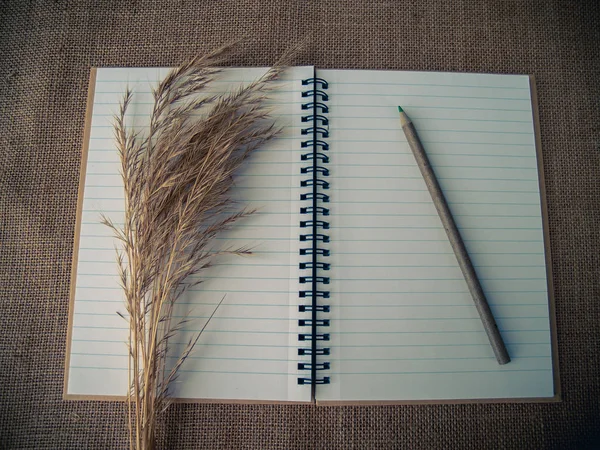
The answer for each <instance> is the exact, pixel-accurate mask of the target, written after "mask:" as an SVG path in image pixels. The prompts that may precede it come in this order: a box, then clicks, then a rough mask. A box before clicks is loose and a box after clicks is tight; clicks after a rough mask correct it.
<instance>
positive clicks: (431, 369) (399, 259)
mask: <svg viewBox="0 0 600 450" xmlns="http://www.w3.org/2000/svg"><path fill="white" fill-rule="evenodd" d="M319 76H320V77H322V78H325V79H326V80H327V81H328V82H329V83H330V86H329V92H330V101H329V105H330V111H329V118H330V139H329V140H328V142H329V144H330V158H331V161H330V164H329V168H330V170H331V176H330V181H331V218H330V223H331V230H330V233H329V234H330V236H331V252H332V256H331V263H332V269H331V272H330V274H331V277H332V284H331V289H330V290H331V305H332V312H331V319H332V321H331V327H330V331H331V360H330V361H331V370H330V371H329V372H330V373H329V375H330V376H331V385H329V386H325V387H323V388H321V389H320V390H319V392H318V399H319V400H320V401H339V400H342V401H361V400H365V401H378V400H399V401H402V400H446V399H490V398H523V397H552V396H553V395H554V386H553V373H552V357H551V356H552V352H551V337H550V325H549V322H550V321H549V307H548V292H547V280H546V267H545V259H544V242H543V230H542V216H541V207H540V192H539V185H538V171H537V159H536V149H535V136H534V127H533V117H532V104H531V97H530V88H529V78H528V77H526V76H499V75H474V74H444V73H415V72H384V71H377V72H375V71H338V70H322V71H319ZM398 105H401V106H402V107H403V108H404V110H405V111H406V112H407V114H408V115H409V116H410V117H411V118H412V120H413V122H414V124H415V127H416V128H417V131H418V133H419V135H420V137H421V140H422V141H423V144H424V147H425V149H426V151H427V153H428V155H429V157H430V160H431V163H432V165H433V167H434V170H435V173H436V175H437V177H438V179H439V182H440V184H441V186H442V189H443V190H444V192H445V194H446V197H447V200H448V202H449V205H450V208H451V210H452V212H453V215H454V218H455V220H456V223H457V225H458V227H459V229H460V231H461V234H462V236H463V239H464V240H465V244H466V246H467V249H468V251H469V253H470V255H471V257H472V260H473V263H474V265H475V267H476V271H477V274H478V276H479V278H480V281H481V284H482V286H483V288H484V291H485V293H486V295H487V298H488V301H489V302H490V304H491V308H492V310H493V313H494V315H495V317H496V319H497V322H498V325H499V327H500V330H501V333H502V336H503V338H504V339H505V341H506V343H507V347H508V351H509V353H510V355H511V357H512V362H511V363H509V364H507V365H505V366H499V365H498V363H497V362H496V359H495V358H494V354H493V352H492V349H491V347H490V345H489V343H488V340H487V337H486V334H485V332H484V330H483V326H482V324H481V321H480V319H479V316H478V314H477V312H476V309H475V307H474V305H473V302H472V299H471V297H470V295H469V293H468V290H467V285H466V283H465V281H464V279H463V276H462V273H461V271H460V269H459V267H458V264H457V262H456V259H455V257H454V254H453V252H452V249H451V247H450V244H449V242H448V239H447V237H446V234H445V232H444V230H443V228H442V226H441V222H440V219H439V218H438V216H437V213H436V210H435V208H434V206H433V203H432V200H431V198H430V196H429V193H428V191H427V189H426V186H425V182H424V181H423V179H422V177H421V174H420V172H419V169H418V167H417V165H416V163H415V160H414V157H413V155H412V153H411V151H410V148H409V146H408V144H407V142H406V139H405V137H404V134H403V132H402V129H401V127H400V123H399V117H398V110H397V106H398Z"/></svg>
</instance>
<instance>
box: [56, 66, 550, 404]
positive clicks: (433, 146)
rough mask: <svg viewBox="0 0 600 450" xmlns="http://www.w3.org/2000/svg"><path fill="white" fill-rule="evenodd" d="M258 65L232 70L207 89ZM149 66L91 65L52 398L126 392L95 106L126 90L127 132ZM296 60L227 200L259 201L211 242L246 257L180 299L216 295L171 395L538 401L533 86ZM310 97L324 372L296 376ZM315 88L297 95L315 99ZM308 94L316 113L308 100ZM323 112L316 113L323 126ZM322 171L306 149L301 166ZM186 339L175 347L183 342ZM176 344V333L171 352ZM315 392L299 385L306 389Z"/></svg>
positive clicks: (157, 73) (541, 379) (546, 316)
mask: <svg viewBox="0 0 600 450" xmlns="http://www.w3.org/2000/svg"><path fill="white" fill-rule="evenodd" d="M261 71H264V69H231V70H229V71H227V73H226V74H225V77H224V79H223V80H220V84H219V83H217V84H215V86H214V89H215V90H216V91H219V90H221V91H222V90H224V89H228V88H229V87H231V86H236V85H239V83H244V82H249V81H251V80H253V79H255V78H256V77H257V76H259V75H260V73H262V72H261ZM165 73H166V71H165V69H94V70H92V76H91V80H90V94H89V97H88V108H87V117H86V129H85V134H84V149H83V152H82V166H81V167H82V169H81V179H80V192H79V202H78V211H77V230H76V233H75V236H76V240H75V245H74V258H73V276H72V287H71V305H70V317H69V335H68V342H67V346H68V349H67V361H66V372H65V398H67V399H107V398H110V399H118V398H122V392H124V391H125V390H126V389H127V386H126V380H127V371H126V368H127V356H126V349H125V339H126V334H125V333H124V330H125V328H126V327H125V323H124V321H123V320H122V319H120V318H119V316H118V315H117V314H116V313H117V311H120V312H123V310H124V308H123V304H122V294H121V292H120V291H119V289H118V285H117V284H116V279H115V275H116V263H115V253H114V242H113V240H112V238H111V236H110V232H109V230H108V229H103V228H105V227H103V226H102V225H100V224H99V214H100V212H104V213H105V214H107V215H108V216H109V217H112V218H113V220H115V221H116V222H118V221H119V215H120V214H122V210H123V201H122V192H121V190H122V186H121V185H120V181H119V180H120V178H119V174H118V167H117V165H116V161H117V159H116V158H117V153H116V150H115V149H114V145H113V143H112V134H111V133H112V132H111V128H110V115H111V114H112V113H114V112H115V111H116V108H117V106H118V101H119V99H120V96H121V95H122V92H123V91H124V89H125V85H127V84H129V85H130V86H132V87H134V89H135V90H136V92H137V95H136V97H135V98H134V105H133V115H132V116H131V120H132V123H133V124H136V125H140V126H143V125H144V123H145V122H144V121H145V120H146V118H147V117H148V114H149V107H150V103H151V98H150V96H149V92H150V91H149V89H150V85H151V84H152V83H154V82H156V81H157V80H159V79H160V77H161V76H164V74H165ZM317 76H318V77H319V78H323V79H326V80H327V82H328V85H327V86H325V84H323V83H321V82H319V81H316V82H314V83H308V84H306V83H304V84H303V82H302V80H312V79H313V68H311V67H301V68H294V69H292V70H290V71H289V72H288V74H286V76H285V78H284V79H282V81H281V87H280V89H279V90H278V93H277V94H276V95H275V97H274V98H273V99H272V102H273V104H274V107H275V108H276V109H275V115H276V117H277V120H278V121H279V123H280V124H281V125H282V126H283V127H284V129H285V131H284V134H283V135H282V136H281V137H280V138H278V139H277V140H276V141H275V142H273V143H271V144H269V147H267V148H265V149H261V150H260V151H259V152H257V154H256V155H255V157H253V158H252V159H251V161H250V162H249V164H248V166H247V168H245V169H244V170H243V171H242V173H240V175H239V178H238V182H237V184H238V186H237V188H238V189H237V190H236V193H235V195H236V198H238V199H239V200H240V202H242V203H243V204H249V205H250V206H253V207H258V208H259V209H260V212H259V214H258V215H256V216H255V217H251V218H250V219H248V222H245V223H242V224H240V226H239V227H236V229H235V230H233V231H232V232H230V233H229V234H228V235H226V236H222V239H221V242H220V243H223V244H224V243H225V242H232V241H233V242H235V243H236V244H237V243H244V244H248V245H252V246H253V247H254V248H255V255H254V256H252V257H251V258H248V259H246V258H244V259H242V260H237V259H233V260H223V261H220V262H219V264H218V265H217V267H216V268H215V270H212V269H211V272H208V273H206V274H205V278H206V280H207V282H206V283H203V286H204V287H203V288H202V289H201V290H198V291H195V292H192V293H191V294H190V296H189V298H187V299H185V302H183V304H182V305H181V313H182V314H183V313H185V312H186V311H187V310H189V309H190V308H191V309H192V311H193V315H194V317H195V318H196V320H197V321H196V322H195V323H194V324H193V325H192V326H190V328H189V329H186V330H185V331H184V334H183V336H182V337H184V338H185V337H189V336H190V335H191V333H193V332H194V330H198V329H200V328H201V326H202V325H203V320H206V317H207V316H208V315H209V313H210V312H211V311H212V308H214V305H215V303H216V302H217V301H218V299H220V298H221V297H220V296H222V295H224V294H226V295H227V301H226V303H225V304H224V306H223V307H221V308H219V311H218V314H217V316H216V317H215V318H214V319H213V320H212V321H211V323H210V324H209V327H208V328H207V333H205V334H203V337H202V338H201V340H200V341H199V345H198V347H197V350H196V352H195V354H194V357H193V359H191V360H190V361H188V363H186V366H184V368H183V371H182V375H181V377H180V383H178V385H177V386H176V387H175V390H174V392H173V395H175V396H176V397H178V398H180V399H182V400H184V401H217V402H310V401H316V402H318V403H319V404H347V403H352V404H353V403H374V404H380V403H415V402H416V403H428V402H437V403H439V402H509V401H510V402H514V401H517V402H518V401H527V402H529V401H556V400H559V399H560V383H559V380H558V367H557V357H556V342H555V336H556V333H555V322H554V303H553V289H552V278H551V273H550V268H551V264H550V250H549V242H548V234H547V229H548V222H547V210H546V200H545V192H544V181H543V164H542V155H541V151H540V148H541V147H540V138H539V126H538V125H539V124H538V117H537V101H536V91H535V84H534V83H533V79H532V78H531V80H530V78H529V77H526V76H512V75H476V74H444V73H424V72H421V73H418V72H391V71H333V70H318V71H317ZM311 89H318V90H320V91H321V93H323V94H326V95H327V96H326V97H324V96H323V95H321V94H317V95H316V98H317V99H318V101H319V103H321V104H323V105H324V106H325V108H326V109H323V108H317V111H318V113H319V115H320V116H321V119H318V118H316V119H315V121H318V123H319V125H323V126H322V128H324V129H327V135H324V134H323V133H320V134H318V135H317V137H318V138H319V140H320V141H322V142H326V143H327V146H328V148H327V149H323V148H322V145H318V148H316V149H315V151H318V152H320V153H322V154H325V153H326V154H327V155H328V158H329V161H328V163H327V164H322V165H323V166H326V167H327V169H328V170H329V176H328V177H327V181H328V182H329V185H330V186H329V189H327V191H325V190H322V192H323V193H326V194H327V195H328V196H329V200H330V201H329V202H328V203H327V204H320V206H323V207H325V206H326V207H327V208H328V209H329V214H328V216H327V217H326V218H325V219H326V221H327V223H328V224H329V228H328V229H327V230H323V231H322V233H327V235H328V237H329V238H330V242H329V243H323V244H322V248H326V249H327V250H328V251H329V252H330V256H328V257H325V256H323V259H322V260H323V261H326V262H327V263H328V264H330V270H329V271H328V272H323V273H322V274H321V275H323V276H326V277H327V278H329V284H327V285H321V286H320V288H319V289H320V290H323V291H327V292H328V294H329V297H328V298H326V299H321V298H320V299H318V301H319V304H322V305H325V304H326V305H327V306H329V312H322V313H320V318H321V319H324V320H328V321H329V322H328V326H327V328H325V327H322V328H320V329H319V333H321V334H323V335H325V334H327V335H328V338H329V340H328V341H323V342H319V346H320V347H321V348H327V349H328V352H327V353H328V354H324V355H319V358H318V362H319V364H321V365H322V366H320V367H322V368H323V369H324V370H322V371H319V372H318V376H319V377H321V378H325V377H327V378H328V384H322V385H321V384H320V385H317V386H315V389H314V391H313V389H312V388H311V386H310V385H306V384H305V385H301V384H298V379H299V378H306V377H307V371H306V370H304V369H301V368H300V367H302V365H303V364H304V365H305V364H310V362H311V360H310V356H306V355H299V352H298V349H299V348H300V349H301V348H304V347H306V346H307V345H306V343H305V342H304V343H303V342H299V341H298V336H299V335H300V334H303V333H306V327H304V326H301V325H300V322H299V321H302V320H306V319H309V318H310V314H306V313H302V312H300V311H299V305H305V304H308V303H310V299H308V300H309V301H308V303H307V300H306V299H305V298H299V292H300V291H302V290H304V289H306V287H305V285H304V284H302V283H300V277H302V276H306V275H308V274H307V273H304V272H305V271H303V270H301V269H300V264H301V263H303V262H306V261H307V257H306V256H305V255H300V250H301V249H302V248H303V247H304V246H305V243H303V242H301V241H300V239H299V236H301V235H302V234H303V233H306V230H305V229H303V228H301V227H300V223H301V222H302V221H304V220H306V217H305V216H304V215H303V214H301V213H300V210H301V208H303V207H306V206H309V203H307V201H306V200H302V197H301V196H302V194H303V193H305V192H306V191H307V188H306V187H302V186H301V183H302V181H303V180H304V179H305V178H306V175H303V174H301V168H302V167H306V166H307V162H306V160H303V159H302V155H303V154H306V153H307V151H312V149H310V148H309V149H308V150H307V148H306V147H303V146H302V143H303V142H309V143H310V144H311V145H312V143H313V142H312V141H311V140H310V139H309V140H308V141H307V139H308V138H307V136H306V134H302V130H303V129H306V127H307V125H306V122H305V121H303V120H302V118H303V117H307V114H309V113H312V112H310V111H309V112H308V113H307V110H306V109H303V108H302V105H303V104H307V98H306V97H304V96H303V94H302V93H303V92H308V91H309V90H311ZM313 94H314V92H313ZM398 105H402V106H403V108H404V109H405V111H407V113H408V114H409V115H410V116H411V118H412V119H413V121H414V123H415V126H416V127H417V129H418V131H419V133H420V135H421V138H422V140H423V141H424V145H425V147H426V149H427V151H428V154H430V158H431V160H432V165H433V166H434V169H435V171H436V174H437V175H438V177H439V178H440V180H441V184H442V187H443V188H444V190H445V192H446V193H447V197H448V200H449V203H450V206H451V209H452V210H453V214H454V215H455V216H456V217H455V218H456V221H457V223H458V225H459V228H460V229H461V234H462V235H463V239H464V240H465V242H466V245H467V248H468V249H469V252H470V254H471V256H472V259H473V261H474V263H475V265H476V266H477V271H478V275H479V277H480V278H481V279H482V285H483V287H484V289H485V290H486V295H487V296H488V299H489V301H490V303H491V305H492V309H493V310H494V314H495V315H496V319H497V321H498V323H499V326H500V329H501V331H502V334H503V337H504V339H505V340H506V342H507V346H508V350H509V352H510V354H511V357H512V359H513V361H512V362H511V363H510V364H508V365H506V366H502V367H501V366H498V365H497V363H496V362H495V359H494V357H493V354H492V352H491V349H490V348H489V344H487V341H486V338H485V333H484V332H483V328H482V326H481V323H480V321H479V319H478V316H477V314H476V310H475V307H474V306H473V304H472V301H471V300H470V297H469V295H468V292H466V289H465V285H464V280H462V279H461V274H460V271H458V266H457V264H456V261H455V260H454V256H453V254H452V253H451V250H450V251H449V244H448V243H447V242H446V238H445V235H444V234H443V230H442V229H441V228H440V223H439V219H438V218H437V216H436V215H435V209H434V208H433V204H432V203H431V201H430V200H429V199H428V197H427V195H428V194H427V192H426V190H425V187H424V183H423V180H422V179H420V174H419V172H418V169H417V168H416V164H415V163H414V161H413V160H412V159H411V158H412V155H411V154H410V151H409V150H408V147H407V144H406V142H405V140H404V139H403V135H402V132H401V129H400V126H399V124H398V121H397V106H398ZM313 106H314V105H313ZM325 120H326V121H327V123H325ZM318 162H319V164H321V160H318ZM182 341H184V339H182ZM176 349H177V343H175V350H176ZM313 394H314V396H313Z"/></svg>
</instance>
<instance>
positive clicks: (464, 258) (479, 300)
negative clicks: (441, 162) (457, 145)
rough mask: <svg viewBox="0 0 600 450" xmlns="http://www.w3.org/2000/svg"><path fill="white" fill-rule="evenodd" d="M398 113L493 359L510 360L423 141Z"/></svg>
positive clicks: (409, 122)
mask: <svg viewBox="0 0 600 450" xmlns="http://www.w3.org/2000/svg"><path fill="white" fill-rule="evenodd" d="M400 115H401V123H402V129H403V130H404V134H405V135H406V139H407V141H408V144H409V146H410V148H411V150H412V152H413V155H414V157H415V159H416V161H417V165H418V166H419V169H420V171H421V174H422V175H423V179H424V180H425V184H426V185H427V189H428V190H429V193H430V194H431V198H432V199H433V204H434V205H435V209H436V210H437V212H438V215H439V216H440V219H441V221H442V225H443V226H444V230H446V234H447V235H448V239H449V241H450V245H451V246H452V250H454V254H455V255H456V259H457V260H458V265H459V266H460V269H461V271H462V273H463V276H464V277H465V281H466V282H467V286H468V287H469V291H470V293H471V296H472V297H473V301H474V302H475V307H476V308H477V312H478V313H479V316H480V317H481V321H482V322H483V327H484V328H485V332H486V333H487V336H488V339H489V341H490V344H491V346H492V350H493V351H494V355H496V359H497V360H498V363H499V364H506V363H508V362H510V356H509V355H508V351H507V350H506V346H505V345H504V341H503V340H502V336H501V335H500V330H498V325H497V324H496V321H495V320H494V316H493V314H492V311H491V309H490V306H489V304H488V302H487V299H486V298H485V294H484V292H483V289H482V288H481V284H480V283H479V279H478V278H477V274H476V272H475V268H474V267H473V263H472V262H471V258H469V254H468V253H467V249H466V248H465V244H464V242H463V240H462V238H461V236H460V232H459V231H458V228H457V227H456V223H455V222H454V218H453V217H452V213H451V212H450V208H448V203H447V202H446V198H445V197H444V193H443V192H442V189H441V187H440V185H439V183H438V181H437V178H436V177H435V173H434V172H433V168H432V167H431V164H430V163H429V158H427V154H426V153H425V150H424V149H423V145H422V144H421V140H420V139H419V137H418V135H417V132H416V130H415V127H414V125H413V124H412V122H411V121H410V119H409V118H408V116H407V115H406V113H404V112H400Z"/></svg>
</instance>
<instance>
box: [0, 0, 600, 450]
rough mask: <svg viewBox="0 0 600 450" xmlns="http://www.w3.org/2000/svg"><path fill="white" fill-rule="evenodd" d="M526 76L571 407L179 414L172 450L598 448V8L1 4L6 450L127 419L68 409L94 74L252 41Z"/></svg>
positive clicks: (106, 408) (457, 2)
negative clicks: (70, 318) (82, 172)
mask: <svg viewBox="0 0 600 450" xmlns="http://www.w3.org/2000/svg"><path fill="white" fill-rule="evenodd" d="M304 37H306V38H308V44H307V50H306V51H305V52H304V53H303V54H302V55H300V56H298V57H297V58H296V61H295V63H296V64H314V65H315V66H317V67H321V68H348V69H351V68H354V69H397V70H438V71H466V72H491V73H521V74H533V75H535V77H536V80H537V86H538V94H539V108H540V119H541V137H542V148H543V153H544V174H545V178H546V189H547V193H548V201H549V205H548V206H549V221H550V237H551V249H552V254H553V265H552V271H553V274H554V280H555V292H556V310H557V323H558V342H559V345H558V349H559V355H560V371H561V378H562V391H563V397H564V400H563V402H561V403H557V404H477V405H474V404H473V405H410V406H385V407H373V406H370V407H326V408H324V407H314V406H287V405H223V404H221V405H209V404H180V405H176V406H174V407H173V408H172V409H171V411H170V412H169V413H168V417H167V418H166V434H167V443H166V444H165V448H170V449H177V448H211V449H217V448H218V449H230V448H231V449H234V448H247V449H268V448H269V449H270V448H276V449H294V448H297V449H312V448H322V449H329V448H345V449H364V448H407V449H446V448H453V449H462V448H468V449H480V448H493V449H508V448H530V449H543V448H556V449H571V448H574V449H575V448H576V449H582V448H597V446H600V434H599V431H598V430H599V429H600V361H599V351H598V350H599V346H600V326H599V325H600V226H599V223H600V182H599V181H598V179H599V175H600V120H599V112H598V111H599V109H600V100H599V99H600V44H599V43H600V7H599V3H598V2H597V1H595V0H592V1H589V2H584V1H580V2H576V1H572V2H567V1H563V2H561V1H556V0H546V1H498V0H496V1H493V0H490V1H487V2H486V1H480V0H454V1H433V0H411V1H403V2H400V1H398V2H394V1H383V0H381V1H372V2H366V1H361V0H339V1H337V0H328V1H323V0H320V1H317V0H296V1H275V0H272V1H263V2H260V1H257V0H246V1H229V2H226V1H212V2H207V1H205V2H202V1H197V0H187V1H185V0H181V1H179V0H178V1H175V0H172V1H162V2H161V1H150V2H144V1H131V2H128V1H116V0H115V1H108V0H106V1H102V0H95V1H92V0H90V1H78V2H66V1H59V0H56V1H46V2H43V1H10V0H8V1H7V0H4V1H2V2H0V179H1V184H0V186H1V187H2V192H1V196H0V224H1V227H0V240H1V244H0V245H1V246H0V295H1V297H0V312H1V314H0V447H2V448H49V449H59V448H78V449H87V448H106V449H109V448H123V447H126V446H127V433H126V427H125V420H124V417H125V415H124V411H125V410H124V407H123V405H122V404H119V403H110V402H73V401H70V402H66V401H63V400H62V399H61V398H62V397H61V396H62V385H63V366H64V357H65V341H66V334H67V313H68V301H69V299H68V296H69V278H70V269H71V252H72V246H73V230H74V224H75V207H76V200H77V187H78V179H79V163H80V152H81V146H82V130H83V121H84V111H85V103H86V93H87V84H88V75H89V69H90V66H169V65H176V64H178V63H179V62H181V61H182V60H183V59H184V58H187V57H189V56H191V55H194V54H196V53H198V52H205V51H207V50H209V49H211V48H214V47H216V46H218V45H220V44H222V43H223V42H225V41H227V40H231V39H234V38H248V39H249V43H248V44H247V45H246V50H244V51H242V52H241V54H240V55H239V56H237V57H236V58H234V59H233V60H232V61H231V64H232V65H238V66H239V65H251V66H257V65H268V64H271V63H273V62H274V61H275V59H276V57H277V55H279V54H281V53H282V51H284V50H285V49H286V47H287V46H288V45H289V44H290V43H293V42H297V41H298V40H301V39H303V38H304Z"/></svg>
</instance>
